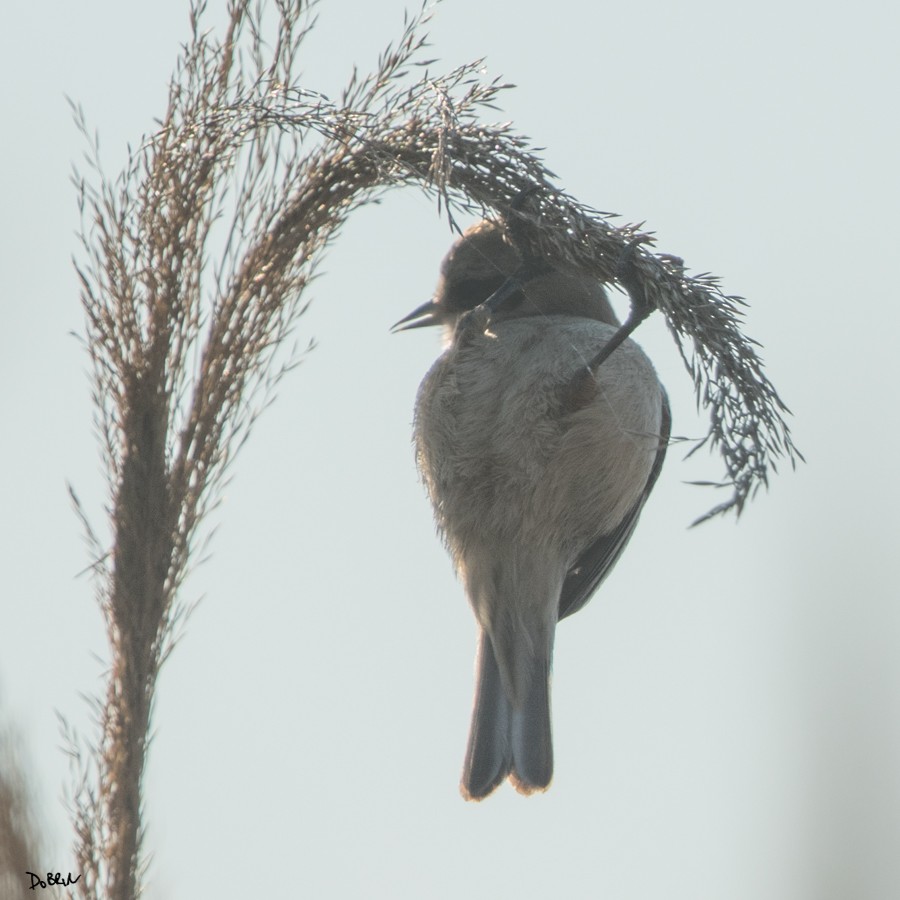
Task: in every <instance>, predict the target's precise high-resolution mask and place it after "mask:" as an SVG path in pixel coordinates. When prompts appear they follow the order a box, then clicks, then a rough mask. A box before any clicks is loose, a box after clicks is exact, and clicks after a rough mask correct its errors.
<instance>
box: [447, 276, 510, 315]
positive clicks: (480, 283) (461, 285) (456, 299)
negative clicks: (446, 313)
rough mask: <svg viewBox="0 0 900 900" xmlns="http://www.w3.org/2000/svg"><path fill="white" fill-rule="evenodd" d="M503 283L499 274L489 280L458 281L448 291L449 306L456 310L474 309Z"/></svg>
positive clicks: (504, 279)
mask: <svg viewBox="0 0 900 900" xmlns="http://www.w3.org/2000/svg"><path fill="white" fill-rule="evenodd" d="M504 281H506V278H505V277H504V276H503V275H500V274H498V275H496V276H492V277H490V278H467V279H466V280H464V281H458V282H456V284H454V285H453V286H452V287H451V289H450V298H449V299H450V304H449V305H451V306H452V307H453V308H454V309H458V310H466V309H475V307H476V306H479V305H480V304H482V303H484V301H485V300H487V298H488V297H490V296H491V294H493V293H494V291H496V290H497V288H499V287H500V285H501V284H503V282H504Z"/></svg>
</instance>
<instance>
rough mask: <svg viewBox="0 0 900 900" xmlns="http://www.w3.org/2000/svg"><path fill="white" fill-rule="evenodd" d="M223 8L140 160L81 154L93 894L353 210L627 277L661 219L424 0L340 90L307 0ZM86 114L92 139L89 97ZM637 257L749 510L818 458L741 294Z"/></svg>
mask: <svg viewBox="0 0 900 900" xmlns="http://www.w3.org/2000/svg"><path fill="white" fill-rule="evenodd" d="M204 12H205V3H204V2H203V0H194V2H193V4H192V6H191V15H190V35H189V38H188V41H187V43H186V44H185V45H184V47H183V49H182V52H181V55H180V57H179V60H178V63H177V65H176V68H175V71H174V73H173V75H172V79H171V83H170V87H169V97H168V104H167V107H166V110H165V112H164V114H163V116H162V118H161V120H160V121H159V123H158V127H157V128H156V129H155V130H154V131H153V133H152V134H151V135H150V136H149V137H147V138H146V139H145V140H144V141H143V142H142V143H141V144H140V146H138V147H137V148H136V149H134V150H133V152H132V153H131V155H130V159H129V161H128V164H127V165H126V167H125V169H124V171H123V172H122V173H121V174H120V175H119V176H118V177H117V178H115V179H110V178H108V177H106V176H105V175H104V174H103V172H102V169H101V167H100V165H99V161H97V156H98V154H96V153H94V154H92V157H91V163H90V171H89V173H88V175H87V176H85V175H83V174H81V173H76V175H75V183H76V186H77V188H78V192H79V199H80V203H81V209H82V212H83V227H82V232H81V238H82V247H81V251H80V253H79V254H78V258H77V260H76V266H77V269H78V273H79V277H80V281H81V300H82V304H83V307H84V312H85V320H86V345H87V349H88V352H89V354H90V358H91V361H92V365H93V376H94V402H95V408H96V424H97V428H98V432H99V434H100V439H101V446H102V452H103V456H104V461H105V466H106V471H107V477H108V484H109V499H108V513H109V523H110V535H111V537H110V538H109V541H108V542H106V541H103V540H101V539H99V538H96V537H94V536H93V532H91V531H90V528H88V534H89V536H91V540H92V547H93V549H92V553H93V565H92V567H93V570H94V574H95V576H96V584H97V594H98V600H99V604H100V607H101V610H102V612H103V615H104V618H105V622H106V625H107V631H108V636H109V646H110V649H109V660H110V662H109V673H108V681H107V690H106V695H105V697H103V698H102V699H100V700H98V702H97V706H96V716H97V724H98V737H97V738H96V740H95V741H94V742H93V744H92V745H91V746H90V747H89V748H87V749H86V750H85V749H84V748H82V749H78V742H77V741H74V740H73V747H74V748H75V749H74V750H73V752H74V753H75V755H76V758H77V759H78V760H80V765H81V775H80V780H79V788H78V790H77V791H76V794H75V797H74V798H73V805H74V817H75V829H76V835H77V838H76V840H77V848H76V851H77V858H78V861H79V864H80V865H81V867H82V868H81V872H82V875H83V878H82V880H81V881H80V882H79V884H78V891H79V894H80V896H82V897H85V898H112V900H131V898H134V897H136V896H138V894H139V892H140V888H141V885H142V881H143V877H144V875H143V872H144V865H145V863H146V854H145V852H144V850H143V847H142V839H143V825H142V823H143V821H144V799H143V794H142V788H141V784H142V778H143V773H144V766H145V761H146V754H147V750H148V741H149V734H150V724H151V718H152V711H153V702H154V696H155V689H156V680H157V675H158V673H159V669H160V666H161V665H162V663H163V661H164V660H165V658H166V656H167V654H168V653H169V652H170V651H171V650H172V647H173V643H174V639H175V634H176V630H177V626H178V624H179V622H180V621H182V620H183V617H184V614H185V612H186V607H185V605H184V602H183V600H182V599H181V596H180V591H179V589H180V587H181V585H182V583H183V581H184V578H185V576H186V574H187V572H188V569H189V567H190V565H191V564H192V562H196V557H197V553H198V551H199V547H198V543H199V538H200V537H202V536H203V535H201V534H200V529H201V525H203V523H204V522H205V521H206V519H207V518H208V514H209V512H210V510H211V509H212V507H213V506H214V505H215V502H216V499H217V496H218V489H219V488H220V487H221V485H222V483H223V479H224V477H225V476H226V473H227V472H228V471H229V467H230V465H231V463H232V462H233V461H234V459H235V456H236V454H237V451H238V450H239V449H240V447H241V445H242V443H243V441H244V440H246V438H247V436H248V435H249V433H250V431H251V429H252V425H253V422H254V420H255V418H256V416H257V415H258V414H259V413H260V411H261V410H262V409H263V408H265V406H266V404H267V403H269V402H271V400H272V398H273V397H274V392H275V389H276V388H277V385H278V383H279V380H280V379H281V378H282V377H283V376H284V374H285V373H286V372H287V371H289V370H290V369H291V368H292V367H293V366H294V365H296V364H297V362H299V361H300V360H301V359H302V356H303V352H304V351H303V350H301V351H297V350H296V349H292V348H291V346H290V342H291V340H292V331H293V329H294V326H295V325H296V323H297V320H298V318H299V316H300V315H301V314H302V312H303V310H304V308H305V302H306V301H305V296H306V295H305V290H306V288H307V286H308V285H309V283H310V281H311V279H312V278H313V277H314V275H315V272H316V267H317V265H318V263H319V261H320V260H321V258H322V255H323V252H324V250H325V249H326V248H327V246H328V244H329V242H330V241H331V240H333V239H334V237H335V236H336V235H337V233H338V232H339V230H340V227H341V225H342V224H343V223H344V221H345V220H346V218H347V217H348V216H349V215H350V213H351V212H352V211H353V210H354V209H355V208H357V207H358V206H360V205H362V204H365V203H367V202H370V201H371V200H373V199H374V198H376V197H377V196H378V195H379V193H381V192H383V191H385V190H387V189H388V188H392V187H400V186H406V185H412V186H415V187H417V188H419V189H421V190H423V191H425V192H426V193H427V194H429V195H430V196H432V197H433V198H435V200H436V202H437V203H438V205H439V207H440V208H442V209H443V210H445V212H446V214H447V215H448V217H449V218H450V220H451V222H452V221H454V219H455V217H456V216H457V215H459V214H460V213H461V212H463V211H465V212H474V213H477V214H479V215H484V214H491V213H492V212H493V213H494V214H496V213H499V214H507V215H509V216H511V217H513V216H514V217H516V218H517V219H518V220H520V222H521V228H520V229H519V231H520V232H521V235H522V240H523V241H524V242H525V244H530V246H531V249H532V250H533V251H535V252H540V253H542V254H544V255H546V256H548V257H550V258H552V259H556V260H559V261H561V262H564V263H567V264H569V265H574V266H577V267H580V268H582V269H584V270H585V271H587V272H591V273H594V274H596V275H597V276H598V277H601V278H603V279H605V280H612V279H614V278H615V277H616V271H617V268H616V267H617V264H618V260H619V259H620V257H621V255H622V253H623V250H624V248H625V247H626V246H628V244H629V242H631V241H632V240H633V239H634V238H636V237H639V236H640V235H641V234H642V232H641V230H640V228H638V227H637V226H630V225H626V226H623V227H617V226H616V225H615V224H614V223H613V220H612V219H611V217H609V216H608V215H606V214H603V213H600V212H597V211H595V210H593V209H591V208H589V207H587V206H585V205H583V204H581V203H579V202H578V201H576V200H575V199H574V198H572V197H570V196H569V195H567V194H566V193H565V192H564V191H562V190H560V189H559V188H558V187H556V186H555V184H554V180H553V179H554V176H553V175H552V173H550V172H549V170H548V169H547V168H546V167H545V165H544V163H543V162H542V161H541V160H540V159H539V158H538V156H537V155H536V153H535V151H534V150H533V149H532V148H531V147H530V144H529V142H528V141H527V140H526V139H525V138H524V137H522V136H520V135H518V134H517V133H516V131H515V130H514V128H513V127H512V125H510V124H501V125H486V124H483V122H482V120H483V119H484V118H485V117H486V115H488V114H492V113H489V111H491V110H493V109H494V108H495V105H496V102H497V100H498V95H499V94H500V92H501V91H502V90H503V89H504V88H506V87H507V85H504V84H502V83H500V82H499V81H497V80H489V79H486V78H485V76H484V75H483V73H482V63H481V61H477V62H473V63H469V64H467V65H463V66H460V67H459V68H457V69H454V70H453V71H451V72H449V73H447V74H443V75H435V74H434V72H433V69H434V66H435V63H434V61H433V60H429V59H426V58H425V52H426V48H427V40H426V35H425V31H424V29H425V26H426V23H427V22H428V20H429V13H428V12H427V11H426V10H425V9H423V10H422V11H420V13H419V14H418V15H415V16H412V17H411V18H409V19H408V20H407V22H406V23H405V27H404V30H403V32H402V34H401V36H400V39H399V40H398V41H397V42H396V43H395V44H393V45H391V46H389V47H388V48H387V49H386V50H385V51H384V53H382V55H381V56H380V57H379V59H378V63H377V66H376V68H375V70H374V71H373V72H372V73H371V74H370V75H367V76H363V75H360V74H359V73H358V72H354V73H353V75H352V77H351V78H350V81H349V83H348V85H347V88H346V89H345V91H344V92H343V94H342V96H341V97H340V98H338V99H337V100H335V101H331V100H329V99H327V98H325V97H324V96H322V95H320V94H318V93H316V92H315V91H314V90H312V85H309V84H307V83H306V82H305V81H303V80H301V78H300V76H299V57H300V50H301V46H302V44H303V42H304V41H305V40H307V39H310V37H311V35H312V34H313V32H314V24H315V20H314V18H313V17H312V15H311V8H310V6H309V5H308V4H307V3H305V2H301V0H275V2H273V3H271V4H266V3H265V2H262V3H260V4H258V5H257V4H256V3H251V2H249V0H231V2H230V4H229V23H228V27H227V30H226V32H225V34H224V36H222V37H221V38H216V37H215V35H214V34H213V33H211V32H207V31H205V30H204V27H203V25H202V22H203V18H204ZM264 36H268V39H264ZM76 120H77V121H78V123H79V124H80V126H81V128H82V130H83V131H84V133H85V135H86V136H87V135H88V129H87V126H86V122H85V117H84V115H83V114H82V113H81V111H80V109H76ZM526 191H527V192H529V193H530V199H529V202H528V203H527V204H525V205H524V207H523V208H516V209H515V210H513V209H512V205H513V204H514V201H515V200H516V198H517V197H519V196H521V195H522V194H523V192H526ZM634 271H635V272H636V273H637V275H636V277H637V278H638V280H639V282H640V286H641V289H642V290H644V291H645V292H646V296H647V297H648V298H649V299H650V300H651V301H652V302H653V303H654V304H655V306H656V307H657V308H658V309H659V310H660V311H661V312H662V313H663V314H664V315H665V316H666V319H667V321H668V323H669V326H670V328H671V329H672V332H673V335H674V336H675V338H676V340H677V341H678V344H679V347H681V348H682V353H683V355H684V358H685V362H686V365H687V366H688V369H689V371H690V373H691V376H692V378H693V379H694V383H695V385H696V390H697V395H698V400H699V402H700V403H701V404H702V405H703V406H704V407H706V408H707V409H708V410H709V412H710V421H711V425H710V431H709V434H708V436H707V438H706V442H708V443H709V444H710V445H711V446H713V447H714V448H716V449H718V450H719V451H720V452H721V454H722V457H723V460H724V462H725V469H726V474H725V478H724V482H725V483H727V484H728V485H729V486H730V487H731V489H732V495H731V497H730V499H729V500H727V501H725V502H724V503H722V504H721V505H720V506H719V507H717V508H716V509H715V510H713V511H712V512H711V513H710V515H712V514H715V513H718V512H722V511H724V510H725V509H729V508H735V509H736V510H737V511H738V512H740V510H741V509H742V507H743V504H744V502H745V501H746V499H747V498H748V497H749V496H751V495H752V494H753V493H754V491H755V490H756V489H757V487H758V486H759V485H760V484H765V483H766V482H767V478H768V473H769V472H770V471H772V470H774V463H775V460H776V459H777V458H778V457H784V458H786V459H788V460H789V461H791V462H794V461H795V459H796V458H797V457H798V454H797V451H796V450H795V448H794V447H793V444H792V443H791V438H790V433H789V431H788V427H787V424H786V422H785V413H786V410H785V407H784V405H783V404H782V403H781V401H780V400H779V398H778V395H777V394H776V393H775V390H774V388H773V387H772V385H771V384H770V383H769V382H768V380H767V379H766V378H765V375H764V374H763V371H762V366H761V363H760V361H759V358H758V356H757V354H756V352H755V350H754V346H753V343H752V342H751V341H749V340H748V339H747V338H745V337H744V336H743V335H742V333H741V331H740V326H741V315H740V301H739V299H738V298H736V297H731V296H726V295H725V294H723V293H722V291H721V290H720V288H719V287H718V285H717V283H716V282H715V280H714V279H712V278H710V277H702V276H701V277H696V278H689V277H687V276H686V275H685V274H684V270H683V267H682V266H681V265H680V263H679V261H677V260H673V259H672V258H667V257H663V256H654V255H652V254H651V253H649V252H647V251H646V250H642V251H640V253H638V254H637V255H636V259H635V264H634ZM76 507H77V508H78V510H79V514H80V515H82V518H83V520H84V522H85V525H87V517H86V515H85V514H84V512H83V511H82V510H81V508H80V506H78V502H77V499H76ZM206 531H208V529H207V530H206Z"/></svg>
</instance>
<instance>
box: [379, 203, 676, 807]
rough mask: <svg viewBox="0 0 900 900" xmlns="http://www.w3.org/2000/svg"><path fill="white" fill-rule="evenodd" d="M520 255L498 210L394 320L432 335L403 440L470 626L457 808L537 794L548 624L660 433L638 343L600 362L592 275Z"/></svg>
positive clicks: (546, 718) (603, 539) (609, 550)
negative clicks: (438, 344) (431, 355)
mask: <svg viewBox="0 0 900 900" xmlns="http://www.w3.org/2000/svg"><path fill="white" fill-rule="evenodd" d="M528 263H529V264H528V265H525V264H524V261H523V255H522V253H520V251H519V250H518V249H517V246H516V241H514V240H513V238H512V236H511V235H510V233H509V228H508V227H507V226H506V225H505V224H504V222H503V220H500V219H496V220H495V219H485V220H482V221H480V222H477V223H476V224H475V225H473V226H471V227H470V228H469V229H468V230H466V231H465V232H464V233H463V234H462V236H461V237H460V238H459V239H458V240H457V241H456V242H455V243H454V244H453V246H452V247H451V249H450V251H449V253H448V254H447V256H446V257H445V258H444V260H443V262H442V264H441V269H440V278H439V281H438V286H437V289H436V291H435V293H434V295H433V296H432V298H431V299H430V300H429V301H427V302H426V303H424V304H423V305H421V306H419V307H418V308H417V309H415V310H413V312H412V313H410V314H409V315H408V316H406V317H404V318H403V319H401V320H400V321H399V322H398V323H396V325H395V326H394V330H395V331H402V330H407V329H410V328H420V327H424V326H442V327H443V329H444V338H445V349H444V351H443V353H442V354H441V356H440V357H439V358H438V359H437V361H436V362H435V363H434V365H433V366H432V367H431V369H430V370H429V372H428V373H427V374H426V376H425V378H424V380H423V381H422V383H421V385H420V387H419V391H418V395H417V398H416V406H415V413H414V419H413V432H414V446H415V455H416V462H417V466H418V469H419V472H420V474H421V477H422V480H423V481H424V484H425V487H426V490H427V493H428V495H429V497H430V500H431V503H432V506H433V508H434V515H435V521H436V524H437V527H438V530H439V532H440V534H441V535H442V537H443V540H444V543H445V544H446V547H447V549H448V551H449V554H450V556H451V559H452V561H453V564H454V566H455V569H456V571H457V575H458V576H459V578H460V580H461V581H462V583H463V585H464V588H465V591H466V594H467V596H468V600H469V603H470V604H471V607H472V609H473V611H474V614H475V618H476V620H477V623H478V630H479V636H478V649H477V656H476V686H475V699H474V704H473V711H472V723H471V727H470V730H469V737H468V744H467V750H466V755H465V762H464V766H463V773H462V778H461V783H460V791H461V793H462V795H463V797H464V798H465V799H467V800H481V799H483V798H485V797H487V796H488V795H490V794H491V793H492V792H493V791H494V790H495V789H496V788H497V787H498V786H499V785H500V784H501V783H502V782H503V781H504V780H506V779H507V778H508V779H509V780H510V782H511V783H512V785H513V786H514V787H515V789H516V790H517V791H518V792H519V793H521V794H525V795H528V794H533V793H535V792H538V791H544V790H546V789H547V788H548V787H549V785H550V781H551V779H552V776H553V742H552V735H551V719H550V674H551V662H552V657H553V643H554V635H555V630H556V625H557V622H558V621H560V620H561V619H563V618H566V617H567V616H570V615H572V614H573V613H575V612H577V611H578V610H580V609H581V608H582V607H583V606H584V605H585V604H586V603H587V602H588V600H589V599H590V598H591V596H592V595H593V593H594V592H595V591H596V590H597V588H598V587H599V586H600V584H601V582H602V581H603V580H604V578H605V577H606V576H607V575H608V574H609V571H610V570H611V568H612V567H613V565H614V564H615V562H616V561H617V560H618V558H619V555H620V554H621V553H622V550H623V549H624V547H625V545H626V544H627V543H628V541H629V539H630V538H631V535H632V533H633V532H634V529H635V526H636V524H637V521H638V517H639V516H640V513H641V510H642V509H643V507H644V503H645V502H646V500H647V497H648V495H649V494H650V491H651V489H652V488H653V486H654V484H655V482H656V480H657V478H658V476H659V473H660V469H661V468H662V464H663V460H664V458H665V454H666V447H667V443H668V438H669V434H670V428H671V413H670V409H669V402H668V398H667V395H666V392H665V389H664V388H663V386H662V385H661V383H660V381H659V379H658V377H657V375H656V372H655V370H654V368H653V365H652V363H651V362H650V360H649V359H648V358H647V356H646V355H645V354H644V353H643V351H642V350H641V349H640V347H639V346H638V345H637V344H636V343H634V341H632V340H631V339H624V340H623V339H622V335H619V336H618V337H617V338H616V340H617V341H621V343H620V344H618V346H616V345H615V342H613V344H612V345H611V346H615V350H614V351H613V352H611V353H610V354H609V355H608V356H607V357H605V358H604V349H603V348H604V347H605V346H606V345H607V343H609V342H610V340H611V339H612V338H613V336H614V335H616V334H617V333H618V332H619V331H620V323H619V321H618V319H617V317H616V315H615V313H614V311H613V308H612V306H611V304H610V302H609V299H608V296H607V293H606V290H605V288H604V285H603V283H602V282H601V281H599V280H597V279H596V278H595V277H592V276H588V275H586V274H584V273H582V272H580V271H578V270H574V269H572V270H570V269H568V268H566V267H563V266H560V265H558V264H554V263H553V262H551V261H549V260H537V264H535V260H533V259H532V260H529V261H528ZM523 273H524V274H523ZM497 297H502V299H501V300H500V302H496V298H497ZM490 298H494V299H492V300H491V303H487V302H486V301H488V300H489V299H490ZM492 304H493V305H492ZM595 357H597V358H601V359H602V360H603V361H602V363H601V364H599V365H598V366H595V367H593V368H592V367H591V361H592V360H593V359H594V358H595Z"/></svg>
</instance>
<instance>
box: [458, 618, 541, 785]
mask: <svg viewBox="0 0 900 900" xmlns="http://www.w3.org/2000/svg"><path fill="white" fill-rule="evenodd" d="M549 679H550V662H549V660H547V661H546V662H542V663H539V664H537V665H535V666H534V667H533V668H532V670H531V671H530V673H529V675H528V678H527V679H526V681H525V683H524V685H523V687H524V690H522V691H521V696H520V697H519V698H518V702H517V703H515V704H513V702H512V701H511V700H510V698H509V696H508V694H507V691H506V690H505V689H504V685H503V679H502V678H501V675H500V668H499V666H498V664H497V657H496V654H495V652H494V647H493V644H492V643H491V639H490V637H489V636H488V635H487V633H486V632H482V634H481V640H480V642H479V653H478V675H477V684H476V689H475V708H474V710H473V712H472V726H471V729H470V731H469V746H468V750H467V752H466V761H465V765H464V768H463V777H462V783H461V785H460V790H461V791H462V794H463V796H464V797H465V798H466V799H467V800H482V799H484V798H485V797H487V796H488V795H489V794H490V793H492V792H493V791H494V789H495V788H496V787H497V786H498V785H499V784H500V783H501V782H502V781H503V780H504V779H505V778H506V777H507V776H508V777H509V778H510V780H511V781H512V783H513V784H514V785H515V788H516V790H517V791H519V792H520V793H522V794H531V793H534V792H535V791H542V790H545V789H546V788H547V787H548V785H549V784H550V779H551V778H552V776H553V743H552V738H551V732H550V680H549Z"/></svg>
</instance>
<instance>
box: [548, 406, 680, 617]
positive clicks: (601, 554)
mask: <svg viewBox="0 0 900 900" xmlns="http://www.w3.org/2000/svg"><path fill="white" fill-rule="evenodd" d="M671 431H672V411H671V409H670V408H669V398H668V397H667V396H666V392H665V391H663V395H662V416H661V420H660V425H659V449H658V450H657V451H656V459H655V460H654V461H653V468H652V469H651V470H650V475H649V477H648V478H647V484H646V486H645V487H644V490H643V492H642V494H641V496H640V497H639V498H638V501H637V502H636V503H635V504H634V506H632V507H631V509H630V510H629V511H628V514H627V515H626V516H625V518H624V519H623V520H622V521H621V522H620V523H619V525H618V526H617V527H616V528H615V529H614V530H613V531H611V532H610V533H609V534H602V535H600V537H598V538H597V540H595V541H594V543H593V544H591V545H590V546H589V547H588V548H587V549H586V550H585V551H584V552H583V553H582V554H581V556H579V557H578V559H577V560H576V562H575V565H573V566H572V568H571V569H569V572H568V574H567V575H566V580H565V581H564V582H563V588H562V593H561V594H560V597H559V618H560V619H564V618H565V617H566V616H570V615H572V613H574V612H578V610H579V609H581V607H582V606H584V605H585V604H586V603H587V602H588V600H590V599H591V595H592V594H593V593H594V591H596V590H597V588H598V587H600V584H601V583H602V581H603V579H604V578H606V576H607V575H608V574H609V573H610V570H611V569H612V567H613V566H614V565H615V564H616V560H617V559H618V558H619V555H620V554H621V553H622V551H623V550H624V549H625V545H626V544H627V543H628V541H629V539H630V538H631V535H632V533H633V532H634V528H635V526H636V525H637V521H638V518H639V517H640V514H641V510H642V509H643V507H644V503H646V501H647V497H648V496H649V495H650V491H651V490H652V489H653V485H654V484H655V483H656V479H657V478H659V473H660V470H661V469H662V465H663V460H664V459H665V458H666V448H667V447H668V445H669V435H670V434H671Z"/></svg>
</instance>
